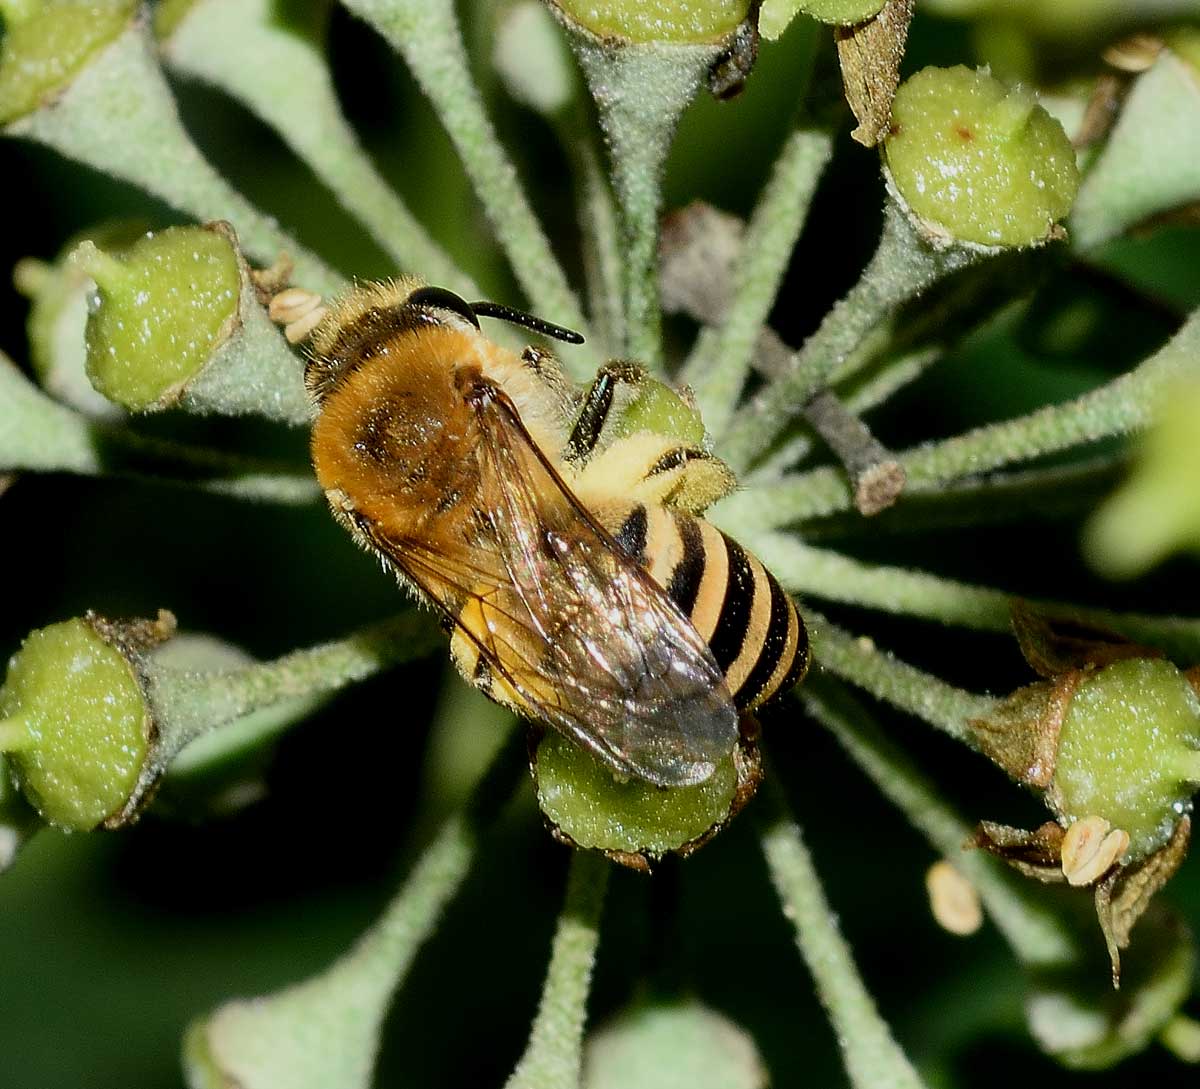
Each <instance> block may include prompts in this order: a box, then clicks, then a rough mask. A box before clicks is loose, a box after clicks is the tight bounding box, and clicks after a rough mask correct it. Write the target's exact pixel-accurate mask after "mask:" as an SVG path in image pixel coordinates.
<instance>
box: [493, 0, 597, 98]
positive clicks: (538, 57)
mask: <svg viewBox="0 0 1200 1089" xmlns="http://www.w3.org/2000/svg"><path fill="white" fill-rule="evenodd" d="M500 20H501V21H500V23H499V25H498V26H497V27H496V45H495V50H494V53H493V57H494V59H495V63H496V71H497V72H498V73H499V74H500V78H501V79H502V80H504V84H505V86H506V87H507V88H508V93H509V94H510V95H512V96H513V98H515V99H516V100H517V101H518V102H520V103H522V104H523V105H525V106H528V107H529V108H530V109H532V110H536V111H537V112H538V113H540V114H542V115H543V116H544V117H554V116H555V115H556V114H559V113H561V112H562V111H564V110H565V109H566V108H567V107H568V106H569V105H570V104H571V103H572V102H573V101H575V93H576V85H577V82H578V79H577V77H576V75H575V69H574V67H573V66H572V63H571V55H570V52H569V50H568V49H567V46H566V43H565V42H564V41H563V36H562V32H561V30H560V29H559V28H558V27H557V26H556V25H555V23H554V17H553V16H552V15H551V14H550V13H549V12H548V11H547V10H546V5H545V4H543V3H542V2H541V0H522V2H521V3H518V4H514V5H512V6H511V7H509V8H507V9H505V11H504V12H502V13H501V16H500Z"/></svg>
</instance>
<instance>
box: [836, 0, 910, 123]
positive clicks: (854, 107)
mask: <svg viewBox="0 0 1200 1089" xmlns="http://www.w3.org/2000/svg"><path fill="white" fill-rule="evenodd" d="M915 6H916V2H915V0H887V3H886V4H884V5H883V7H882V8H881V9H880V11H879V13H878V14H877V15H875V16H873V17H872V18H870V19H868V20H866V22H862V23H858V24H856V25H855V26H846V27H837V28H835V30H834V39H835V40H836V42H837V51H838V61H839V63H840V64H841V67H842V84H843V86H844V87H845V90H846V101H847V102H848V103H849V104H850V109H851V111H853V113H854V116H855V118H857V120H858V127H857V128H856V129H854V131H853V132H851V133H850V135H851V136H852V137H853V138H854V139H855V140H857V141H858V142H859V143H860V144H862V145H863V146H864V147H874V146H875V145H876V144H878V143H879V142H880V141H881V140H882V139H883V138H884V137H885V136H886V135H887V132H888V128H889V127H890V126H891V122H892V99H894V98H895V97H896V88H897V87H899V86H900V62H901V61H902V60H903V59H904V46H905V43H906V42H907V41H908V25H909V23H910V22H911V21H912V17H913V9H914V8H915Z"/></svg>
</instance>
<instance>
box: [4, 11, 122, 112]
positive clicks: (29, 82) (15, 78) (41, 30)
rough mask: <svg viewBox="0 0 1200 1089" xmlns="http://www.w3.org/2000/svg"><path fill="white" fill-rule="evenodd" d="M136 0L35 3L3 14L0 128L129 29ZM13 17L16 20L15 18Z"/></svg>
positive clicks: (60, 86) (53, 91) (59, 87)
mask: <svg viewBox="0 0 1200 1089" xmlns="http://www.w3.org/2000/svg"><path fill="white" fill-rule="evenodd" d="M136 7H137V4H136V2H135V0H76V2H70V0H68V2H65V3H64V2H58V3H34V4H32V5H30V6H29V10H28V11H27V12H25V13H21V12H20V11H19V10H18V11H15V12H14V11H8V10H6V11H5V27H4V38H3V41H0V124H7V123H8V122H9V121H12V120H15V119H16V118H18V117H23V116H24V115H25V114H27V113H32V112H33V111H34V110H36V109H37V108H38V107H39V106H41V105H42V103H43V102H45V101H46V100H47V99H49V98H50V97H51V96H53V95H54V94H56V93H57V92H59V91H61V90H62V89H63V88H64V87H66V86H67V84H69V83H70V82H71V80H72V79H74V78H75V76H76V74H77V73H78V72H79V71H80V69H82V68H83V67H84V66H85V65H86V64H87V63H88V61H89V60H90V59H91V58H92V57H93V56H95V54H96V53H98V52H99V51H100V50H102V49H103V48H104V47H105V46H106V45H108V44H109V43H110V42H112V41H114V40H115V39H116V38H117V36H118V35H119V34H120V33H121V31H123V30H124V29H125V27H126V26H127V25H128V23H129V20H130V19H131V18H132V16H133V13H134V10H135V9H136ZM14 16H15V17H14Z"/></svg>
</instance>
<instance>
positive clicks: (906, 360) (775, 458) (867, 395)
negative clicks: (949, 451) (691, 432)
mask: <svg viewBox="0 0 1200 1089" xmlns="http://www.w3.org/2000/svg"><path fill="white" fill-rule="evenodd" d="M701 335H703V334H701ZM944 355H945V350H944V349H943V348H941V347H940V346H933V347H928V348H916V349H914V350H912V351H905V352H900V353H898V354H897V355H895V356H893V357H891V358H890V359H888V360H887V361H886V362H885V363H884V364H883V365H882V366H879V367H877V368H875V367H872V368H871V369H870V370H869V371H867V370H864V371H863V372H862V373H861V374H860V373H858V371H857V369H856V372H855V373H854V374H853V375H852V377H851V378H850V379H849V380H848V381H847V382H846V383H845V384H844V385H835V386H833V387H832V388H833V391H834V393H835V394H836V395H837V397H838V398H839V399H840V400H841V402H842V404H844V405H845V406H846V408H848V409H849V410H850V411H851V412H853V413H855V414H856V415H859V416H862V415H865V414H866V413H867V412H869V411H870V410H871V409H873V408H876V407H877V406H879V405H881V404H883V402H884V401H886V400H887V399H888V398H889V397H891V396H892V394H893V393H896V392H897V391H898V390H901V389H903V388H904V387H905V386H907V385H908V384H909V383H911V382H915V381H916V380H917V379H918V378H920V376H921V375H922V374H924V373H925V371H927V370H928V369H929V368H930V367H932V366H933V364H935V363H936V362H937V361H938V360H939V359H941V358H942V357H943V356H944ZM816 448H817V440H816V438H815V436H814V435H813V432H812V429H811V428H810V427H809V426H808V424H807V423H804V422H803V421H802V419H800V418H797V420H796V421H794V422H793V423H792V424H791V425H789V431H788V432H786V433H784V435H782V436H781V437H780V439H779V440H778V442H777V444H776V446H775V447H774V448H773V449H772V450H771V451H770V452H769V453H767V454H765V455H764V456H763V457H762V459H761V460H760V461H759V462H758V463H757V464H756V465H755V466H754V468H753V469H751V470H750V471H749V472H748V473H746V474H745V475H744V476H743V478H742V480H743V482H744V483H746V484H748V485H754V484H757V483H763V484H764V485H765V486H768V487H771V488H774V487H779V486H783V487H787V486H788V484H789V482H790V479H791V478H785V479H784V480H782V481H781V480H780V477H781V476H782V474H783V473H784V472H785V471H786V470H787V469H790V468H791V467H792V466H794V465H796V464H797V463H798V462H800V461H803V460H804V459H805V458H806V457H808V456H809V454H811V453H812V452H813V451H814V450H815V449H816ZM749 490H750V491H753V488H751V489H749ZM746 494H747V492H740V493H738V496H739V497H740V496H745V495H746ZM740 501H742V500H741V499H734V500H733V502H740ZM892 510H893V511H894V510H895V508H892ZM770 511H773V507H768V510H767V511H766V512H764V513H767V515H768V517H770ZM889 517H891V515H889ZM872 524H873V523H872Z"/></svg>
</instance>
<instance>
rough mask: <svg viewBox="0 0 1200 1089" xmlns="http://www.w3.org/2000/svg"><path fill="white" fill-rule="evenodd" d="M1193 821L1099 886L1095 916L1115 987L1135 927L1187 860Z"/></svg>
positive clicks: (1186, 820) (1187, 819)
mask: <svg viewBox="0 0 1200 1089" xmlns="http://www.w3.org/2000/svg"><path fill="white" fill-rule="evenodd" d="M1191 834H1192V820H1191V818H1190V817H1187V816H1185V817H1182V818H1180V821H1179V823H1178V824H1177V825H1176V826H1175V831H1174V833H1173V834H1172V836H1171V838H1170V840H1169V841H1168V842H1167V843H1166V844H1165V845H1164V846H1163V847H1160V848H1159V849H1158V850H1157V851H1155V852H1154V854H1152V855H1150V856H1149V857H1147V858H1146V859H1144V860H1143V861H1142V862H1140V863H1139V864H1138V865H1136V866H1129V867H1125V868H1123V869H1118V870H1117V871H1116V872H1115V873H1113V874H1112V875H1111V876H1110V877H1108V878H1107V879H1106V880H1105V881H1102V882H1101V883H1100V884H1099V885H1097V886H1096V915H1097V917H1098V918H1099V920H1100V929H1101V930H1102V931H1104V941H1105V944H1106V945H1107V946H1108V955H1109V959H1110V960H1111V961H1112V979H1113V987H1114V988H1118V987H1120V985H1121V950H1122V949H1126V948H1128V946H1129V935H1130V933H1131V932H1132V930H1133V927H1134V924H1135V923H1137V921H1138V919H1140V918H1141V917H1142V915H1143V914H1144V913H1145V911H1146V908H1147V907H1149V906H1150V901H1151V900H1152V899H1153V898H1154V894H1155V893H1157V892H1158V890H1159V889H1161V888H1162V887H1163V886H1164V885H1165V884H1166V883H1167V882H1168V881H1169V880H1170V879H1171V878H1172V877H1173V876H1174V874H1175V871H1176V870H1178V869H1179V867H1180V865H1181V864H1182V863H1183V860H1184V858H1185V857H1186V856H1187V849H1188V843H1189V841H1190V840H1191Z"/></svg>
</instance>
